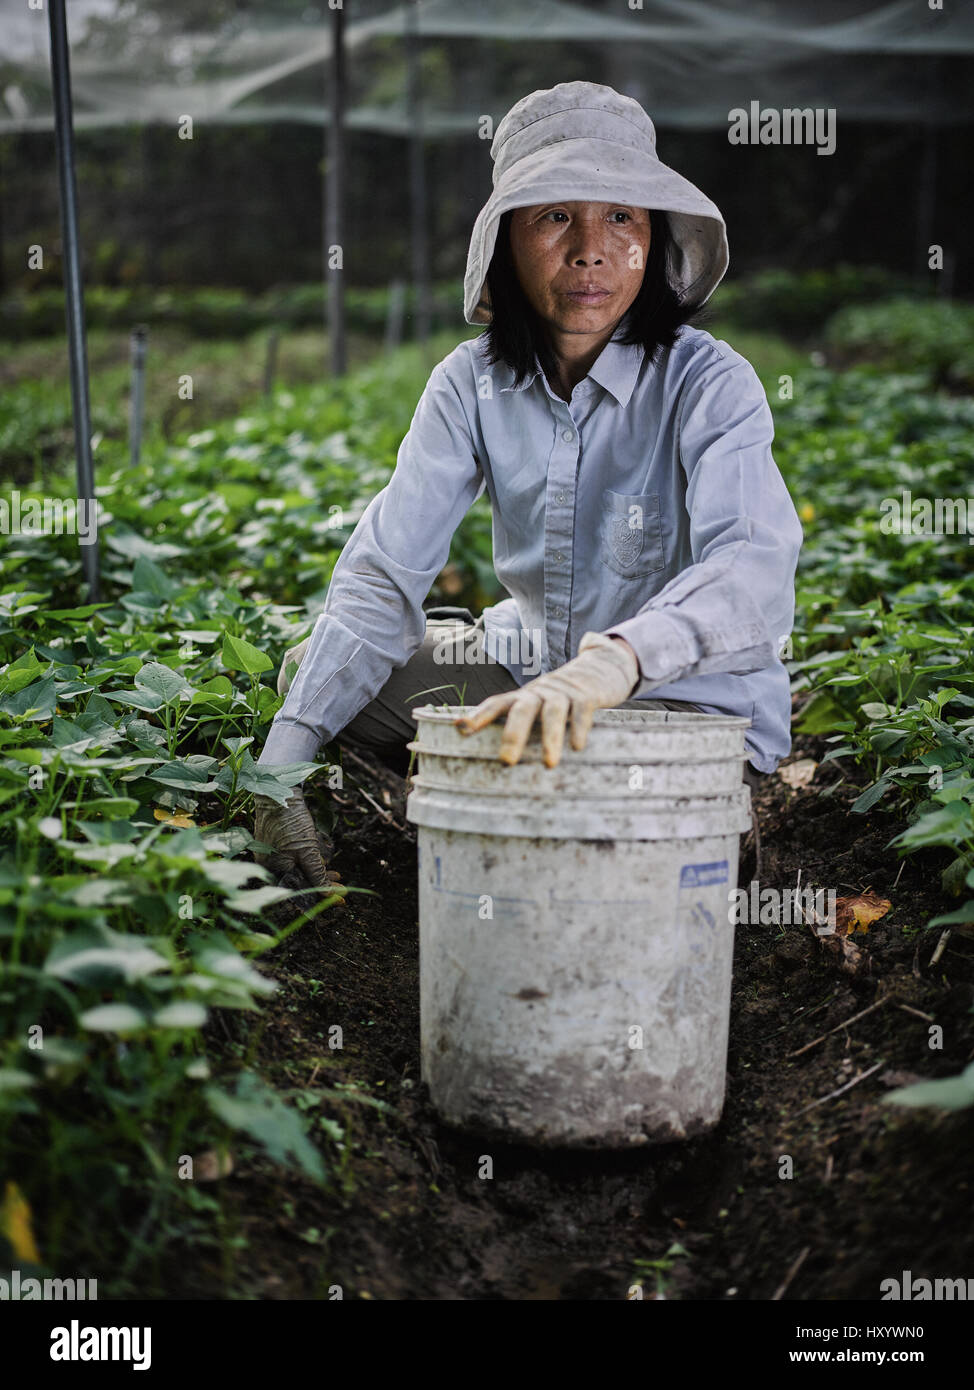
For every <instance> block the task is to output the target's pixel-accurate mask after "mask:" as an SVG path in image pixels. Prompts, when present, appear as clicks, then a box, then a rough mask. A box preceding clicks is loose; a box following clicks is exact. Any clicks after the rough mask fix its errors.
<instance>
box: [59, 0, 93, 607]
mask: <svg viewBox="0 0 974 1390" xmlns="http://www.w3.org/2000/svg"><path fill="white" fill-rule="evenodd" d="M64 3H65V0H50V8H49V10H48V18H49V22H50V31H51V86H52V90H53V96H54V132H55V137H56V142H57V160H58V180H59V183H60V189H61V238H62V241H63V243H64V245H63V247H62V250H63V260H64V303H65V316H66V319H67V326H68V353H69V357H70V364H71V408H72V413H73V416H74V449H75V460H76V463H77V473H78V506H79V509H80V506H81V503H82V502H84V503H85V504H86V510H87V512H88V515H89V517H91V516H94V515H95V511H94V508H95V470H94V467H93V464H92V458H91V407H90V404H89V400H88V350H87V345H86V340H85V306H84V289H83V288H82V284H81V255H80V248H79V241H78V189H77V184H76V182H75V174H74V124H73V117H72V111H71V70H70V65H69V61H68V30H67V22H66V20H65V13H64ZM81 567H82V570H83V572H84V576H85V580H86V582H87V585H88V600H89V602H92V603H96V602H97V601H98V599H99V597H100V593H99V582H98V542H97V540H96V541H95V542H94V543H93V544H92V545H82V546H81Z"/></svg>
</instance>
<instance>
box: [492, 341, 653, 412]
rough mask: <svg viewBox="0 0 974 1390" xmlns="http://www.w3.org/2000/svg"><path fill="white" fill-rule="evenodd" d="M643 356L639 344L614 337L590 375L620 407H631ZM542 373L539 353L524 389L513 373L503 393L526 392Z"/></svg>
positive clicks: (601, 353)
mask: <svg viewBox="0 0 974 1390" xmlns="http://www.w3.org/2000/svg"><path fill="white" fill-rule="evenodd" d="M643 355H644V354H643V349H642V347H641V346H640V345H639V344H638V343H620V342H619V341H618V339H617V338H616V337H612V338H610V339H609V341H608V342H607V343H606V345H605V347H604V348H603V349H602V351H601V352H600V353H599V355H598V357H597V358H596V359H595V361H594V362H593V363H592V365H591V367H590V368H589V371H588V375H589V377H591V379H592V380H593V381H594V382H596V383H597V384H598V385H599V386H604V387H605V389H606V390H607V391H608V392H609V393H610V394H611V395H612V396H614V397H615V399H616V400H617V401H618V402H619V404H620V405H622V406H626V405H628V404H629V400H630V398H631V396H632V393H633V390H634V389H635V385H636V377H637V376H638V374H639V368H640V366H641V364H642V360H643ZM540 374H541V363H540V362H539V361H538V357H537V354H535V358H534V367H533V368H532V369H531V370H530V371H529V372H528V374H527V376H526V377H525V378H524V380H523V381H522V382H521V384H520V386H515V385H514V373H513V371H512V372H511V374H510V382H509V384H508V385H507V386H502V387H501V388H500V389H501V390H502V391H525V390H527V388H528V387H529V386H530V385H531V383H532V382H533V381H534V379H535V378H536V377H537V376H539V375H540Z"/></svg>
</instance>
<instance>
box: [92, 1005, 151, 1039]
mask: <svg viewBox="0 0 974 1390" xmlns="http://www.w3.org/2000/svg"><path fill="white" fill-rule="evenodd" d="M78 1022H79V1023H80V1024H81V1026H82V1028H87V1030H88V1032H89V1033H135V1032H138V1031H139V1030H140V1029H142V1028H145V1027H146V1023H147V1020H146V1016H145V1014H143V1013H140V1012H139V1010H138V1009H133V1007H132V1005H131V1004H99V1005H98V1007H97V1008H94V1009H88V1010H86V1012H85V1013H83V1014H81V1016H80V1017H79V1019H78Z"/></svg>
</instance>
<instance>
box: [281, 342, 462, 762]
mask: <svg viewBox="0 0 974 1390" xmlns="http://www.w3.org/2000/svg"><path fill="white" fill-rule="evenodd" d="M483 487H484V480H483V473H482V470H481V466H480V463H479V460H478V458H477V456H476V451H475V449H474V446H473V442H472V435H471V431H470V426H469V422H468V419H467V414H466V411H465V409H464V405H463V401H462V399H461V396H460V392H459V390H458V388H457V386H456V385H455V384H454V381H453V380H452V378H451V376H450V374H449V373H448V371H447V370H446V366H445V363H444V362H440V363H438V364H437V366H436V367H434V369H433V371H432V373H431V374H430V378H429V381H428V383H427V385H426V389H425V390H424V392H423V394H422V396H421V397H420V400H419V403H418V405H417V407H416V410H415V412H414V414H413V419H412V423H411V425H410V427H409V432H408V433H407V435H406V437H405V438H404V439H403V441H402V444H401V445H400V447H399V452H398V455H397V459H396V467H395V471H394V472H393V475H392V478H391V479H390V481H389V483H388V484H387V486H386V487H384V488H383V489H382V491H381V492H380V493H378V495H377V496H376V497H374V498H373V499H372V501H371V502H370V503H369V505H368V507H367V508H366V510H365V512H364V513H363V515H362V518H361V520H360V521H359V523H358V525H357V526H356V528H355V530H354V531H353V533H352V535H351V537H350V538H349V540H348V542H347V543H346V545H345V547H344V549H343V550H342V553H341V555H340V556H339V558H338V561H337V563H336V565H335V569H334V572H333V574H332V579H331V584H330V585H329V589H328V595H327V599H326V601H325V606H324V609H323V611H322V614H321V616H320V617H319V618H318V620H317V622H316V623H315V627H314V631H313V633H312V637H311V641H310V643H309V644H308V649H307V652H306V653H305V656H304V659H303V661H302V662H301V665H300V666H299V668H298V671H297V674H296V676H295V678H294V682H293V684H292V685H291V687H290V689H289V691H288V694H287V698H286V700H285V701H284V704H283V705H282V706H281V708H280V710H279V711H278V713H277V715H276V716H275V719H274V723H273V725H272V726H271V730H270V733H269V735H268V737H267V741H266V743H265V745H264V750H263V752H262V753H261V756H260V758H259V762H260V763H261V764H263V765H265V766H266V765H268V764H279V763H287V762H298V761H305V760H310V759H312V758H314V756H315V754H316V753H317V751H318V748H319V746H320V745H321V744H322V743H325V742H327V741H328V740H329V739H331V738H334V736H335V735H336V734H337V733H340V732H341V730H342V729H343V728H344V727H345V726H346V724H348V723H349V722H350V721H351V720H352V719H354V718H355V716H356V714H358V712H359V711H360V710H361V709H363V708H364V707H365V705H366V704H368V702H369V701H370V700H371V699H372V698H373V697H374V696H375V695H376V694H377V693H378V692H379V690H381V688H382V686H383V685H384V684H385V682H386V680H387V679H388V676H389V673H390V672H391V671H392V670H393V668H395V667H399V666H403V665H405V663H406V662H407V661H408V660H409V658H410V657H411V656H412V654H413V653H414V652H415V651H416V649H417V648H418V647H419V645H420V644H421V642H422V640H423V636H424V634H425V631H426V619H425V615H424V613H423V608H422V604H423V600H424V599H425V598H426V595H427V594H428V593H429V590H430V586H431V585H432V583H433V580H434V579H435V578H436V576H437V574H438V573H439V572H440V570H441V569H442V567H443V565H444V564H445V562H446V559H447V557H448V555H449V551H450V541H451V539H452V537H453V533H454V531H455V530H456V528H457V526H458V525H459V523H460V521H461V520H462V518H463V516H464V514H465V513H466V511H467V510H468V509H469V507H470V505H471V504H472V503H473V502H474V501H475V499H476V498H477V496H478V495H479V494H480V492H481V491H482V489H483Z"/></svg>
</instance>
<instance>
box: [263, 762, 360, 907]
mask: <svg viewBox="0 0 974 1390" xmlns="http://www.w3.org/2000/svg"><path fill="white" fill-rule="evenodd" d="M254 806H255V808H256V810H255V816H254V839H255V840H260V841H262V842H263V843H264V844H265V845H272V846H273V849H274V853H273V854H258V855H255V858H256V860H257V863H258V864H260V865H262V866H263V867H264V868H265V869H269V870H270V872H271V873H272V874H273V875H274V877H275V878H276V879H277V880H278V882H279V883H280V886H281V887H282V888H294V889H300V888H307V887H312V888H319V887H323V886H324V885H325V884H328V883H338V882H340V879H339V876H338V874H336V873H332V872H330V871H329V869H328V868H327V866H326V863H325V858H324V855H325V854H328V855H330V854H331V848H332V846H331V841H330V840H329V839H328V837H327V836H325V835H321V836H320V837H319V834H318V828H317V826H316V825H315V823H314V819H313V818H312V815H311V812H310V811H309V810H308V807H307V804H306V803H305V799H304V794H303V793H302V791H301V788H300V787H295V788H294V789H293V790H292V792H291V794H290V796H289V797H288V799H287V801H286V802H285V803H284V805H283V806H281V805H280V804H279V803H278V802H276V801H274V800H273V799H272V798H271V797H269V796H255V797H254ZM322 841H323V842H324V853H323V847H322V843H321V842H322Z"/></svg>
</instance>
